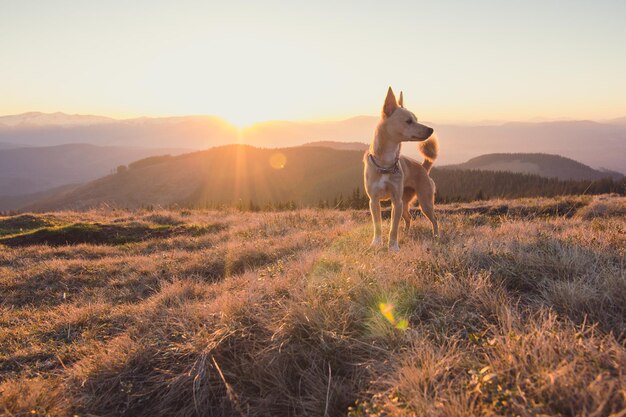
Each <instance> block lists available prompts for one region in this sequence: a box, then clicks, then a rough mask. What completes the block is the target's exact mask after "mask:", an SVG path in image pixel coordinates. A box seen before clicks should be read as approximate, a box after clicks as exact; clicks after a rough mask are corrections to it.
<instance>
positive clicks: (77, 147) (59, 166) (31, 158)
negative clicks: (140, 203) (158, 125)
mask: <svg viewBox="0 0 626 417" xmlns="http://www.w3.org/2000/svg"><path fill="white" fill-rule="evenodd" d="M166 153H180V149H155V148H136V147H127V146H94V145H88V144H67V145H58V146H38V147H29V148H13V149H0V196H7V195H24V194H31V193H36V192H41V191H44V190H47V189H51V188H54V187H59V186H61V185H66V184H73V183H82V182H86V181H91V180H93V179H96V178H99V177H102V176H103V175H106V174H108V173H110V172H111V171H114V170H115V169H116V168H117V167H118V165H125V164H127V163H129V162H132V161H135V160H137V159H141V158H145V157H147V156H151V155H158V154H166Z"/></svg>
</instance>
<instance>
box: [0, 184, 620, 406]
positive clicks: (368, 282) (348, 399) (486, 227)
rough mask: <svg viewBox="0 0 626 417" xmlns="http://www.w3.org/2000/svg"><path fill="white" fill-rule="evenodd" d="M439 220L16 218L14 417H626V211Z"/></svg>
mask: <svg viewBox="0 0 626 417" xmlns="http://www.w3.org/2000/svg"><path fill="white" fill-rule="evenodd" d="M437 211H438V216H439V220H440V226H441V230H442V235H441V238H440V239H439V240H438V241H434V240H433V238H432V237H431V235H430V229H429V225H428V223H427V222H426V221H425V219H423V218H421V217H419V218H417V219H416V221H415V222H414V223H413V225H412V226H411V229H410V230H409V231H405V230H404V229H401V241H400V243H401V251H400V252H399V253H397V254H388V253H387V252H386V251H381V252H378V253H372V252H368V251H367V250H366V248H367V244H368V242H369V239H370V237H371V224H370V220H369V216H368V213H367V212H366V211H364V210H363V211H335V210H300V211H291V212H282V213H249V212H248V213H241V212H237V211H234V210H231V211H196V210H172V211H147V210H138V211H123V210H111V209H107V210H100V211H92V212H88V213H84V212H81V213H76V212H59V213H46V214H39V215H30V214H29V215H20V216H11V217H0V247H1V248H2V249H1V250H0V287H1V288H2V289H3V293H2V302H1V303H0V413H2V414H4V415H8V416H12V415H15V416H25V415H39V416H45V415H52V416H72V415H80V416H83V415H93V416H96V415H97V416H134V417H142V416H157V415H168V416H213V417H219V416H234V415H237V416H240V415H246V416H274V417H282V416H285V417H286V416H305V415H311V416H325V415H327V416H342V415H347V416H348V417H364V416H385V415H386V416H391V415H393V416H400V417H409V416H416V415H420V416H422V415H424V416H436V417H438V416H468V417H469V416H478V415H480V416H516V415H519V416H590V415H594V416H618V415H623V414H624V411H625V410H626V399H625V398H624V395H623V393H624V392H625V391H626V373H625V372H624V369H626V349H625V348H624V342H625V339H624V337H625V335H626V321H625V320H626V305H625V303H624V298H625V297H626V280H625V279H624V271H623V268H624V264H623V254H624V250H626V240H625V239H624V234H623V230H624V229H625V228H626V220H625V219H626V199H625V198H624V197H615V196H598V197H594V198H592V197H572V198H561V199H536V200H518V201H508V202H507V201H496V202H491V203H479V204H455V205H448V206H438V207H437ZM387 227H388V226H387V225H385V231H386V230H388V229H387ZM68 244H69V246H68Z"/></svg>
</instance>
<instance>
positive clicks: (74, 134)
mask: <svg viewBox="0 0 626 417" xmlns="http://www.w3.org/2000/svg"><path fill="white" fill-rule="evenodd" d="M22 116H23V115H22ZM66 116H68V115H63V114H55V115H54V118H58V120H57V121H56V124H51V125H33V124H17V125H13V126H6V125H3V124H2V123H1V122H0V142H10V143H18V144H21V145H35V146H43V145H47V146H49V145H59V144H64V143H90V144H94V145H100V146H105V145H107V146H112V145H116V146H141V147H161V148H188V149H195V150H200V149H206V148H208V147H212V146H221V145H226V144H231V143H243V144H249V145H252V146H256V147H265V148H276V147H289V146H298V145H302V144H305V143H311V142H316V141H325V142H355V141H356V142H363V143H370V142H371V140H372V137H373V134H374V129H375V127H376V124H377V123H378V117H374V116H359V117H353V118H350V119H346V120H339V121H323V122H288V121H274V122H264V123H257V124H255V125H253V126H250V127H248V128H245V129H238V128H236V127H234V126H232V125H230V124H229V123H227V122H226V121H224V120H222V119H220V118H217V117H210V116H188V117H169V118H138V119H128V120H113V119H107V120H106V121H105V120H101V121H99V122H98V123H94V124H78V125H77V124H74V125H72V124H68V123H67V120H66ZM12 117H13V116H12ZM89 117H92V116H89ZM425 123H426V124H428V125H430V126H432V127H433V128H435V130H436V131H437V133H438V135H439V139H440V144H441V156H440V159H439V164H443V165H445V164H459V163H462V162H465V161H467V160H468V159H470V158H474V157H477V156H480V155H484V154H490V153H537V152H540V153H548V154H558V155H563V156H564V157H567V158H571V159H574V160H577V161H580V162H582V163H584V164H586V165H589V166H591V167H594V168H600V167H603V168H606V169H609V170H614V171H619V172H621V173H623V174H624V173H626V171H625V169H626V168H624V161H625V160H626V124H625V123H620V119H615V120H614V121H609V122H601V123H600V122H593V121H584V120H583V121H552V122H523V123H522V122H511V123H504V124H484V125H479V126H467V125H454V124H441V123H429V122H428V121H426V122H425ZM403 153H404V154H406V155H409V156H412V157H418V151H417V146H416V144H415V143H406V144H404V146H403Z"/></svg>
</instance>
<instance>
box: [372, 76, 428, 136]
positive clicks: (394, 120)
mask: <svg viewBox="0 0 626 417" xmlns="http://www.w3.org/2000/svg"><path fill="white" fill-rule="evenodd" d="M380 126H381V127H383V128H384V129H385V131H387V133H388V134H389V138H390V139H392V140H396V141H398V142H422V141H425V140H426V139H428V138H429V137H430V136H431V135H432V134H433V129H432V128H430V127H428V126H425V125H423V124H421V123H418V122H417V117H415V115H414V114H413V113H412V112H410V111H409V110H407V109H405V108H404V97H403V95H402V92H400V100H399V101H396V96H395V94H393V90H392V89H391V87H389V90H388V91H387V98H385V104H384V105H383V114H382V120H381V125H380Z"/></svg>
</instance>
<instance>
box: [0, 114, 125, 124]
mask: <svg viewBox="0 0 626 417" xmlns="http://www.w3.org/2000/svg"><path fill="white" fill-rule="evenodd" d="M112 122H115V119H112V118H110V117H104V116H92V115H82V114H65V113H61V112H57V113H41V112H29V113H23V114H18V115H13V116H0V125H4V126H10V127H33V126H85V125H96V124H102V123H112Z"/></svg>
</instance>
